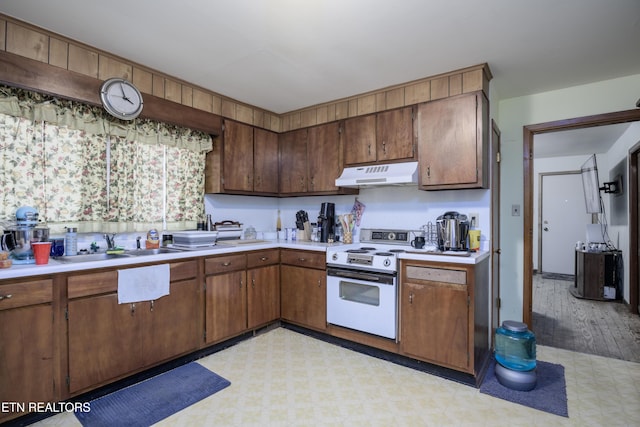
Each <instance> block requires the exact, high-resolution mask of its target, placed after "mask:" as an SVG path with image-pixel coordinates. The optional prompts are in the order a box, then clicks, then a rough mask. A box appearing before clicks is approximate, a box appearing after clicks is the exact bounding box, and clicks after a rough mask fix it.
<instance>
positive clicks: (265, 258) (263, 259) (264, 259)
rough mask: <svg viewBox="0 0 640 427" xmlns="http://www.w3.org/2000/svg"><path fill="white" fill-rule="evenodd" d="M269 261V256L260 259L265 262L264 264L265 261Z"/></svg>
mask: <svg viewBox="0 0 640 427" xmlns="http://www.w3.org/2000/svg"><path fill="white" fill-rule="evenodd" d="M268 259H269V257H268V256H263V257H260V261H263V262H264V261H266V260H268Z"/></svg>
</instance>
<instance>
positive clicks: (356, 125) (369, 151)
mask: <svg viewBox="0 0 640 427" xmlns="http://www.w3.org/2000/svg"><path fill="white" fill-rule="evenodd" d="M342 138H343V140H342V145H343V149H344V163H345V165H357V164H360V163H372V162H375V161H376V160H377V155H376V146H377V144H376V116H375V114H371V115H368V116H360V117H353V118H351V119H347V120H345V122H344V131H343V133H342Z"/></svg>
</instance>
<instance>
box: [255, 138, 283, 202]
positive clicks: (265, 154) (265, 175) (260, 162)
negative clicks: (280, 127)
mask: <svg viewBox="0 0 640 427" xmlns="http://www.w3.org/2000/svg"><path fill="white" fill-rule="evenodd" d="M253 191H254V192H256V193H272V194H277V193H278V134H277V133H274V132H269V131H266V130H264V129H258V128H256V129H254V130H253Z"/></svg>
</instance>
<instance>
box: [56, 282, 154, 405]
mask: <svg viewBox="0 0 640 427" xmlns="http://www.w3.org/2000/svg"><path fill="white" fill-rule="evenodd" d="M144 304H145V303H135V304H118V295H117V294H116V293H111V294H107V295H100V296H92V297H87V298H79V299H75V300H71V301H69V308H68V310H69V320H68V323H69V391H70V392H71V393H75V392H77V391H80V390H83V389H85V388H87V387H90V386H94V385H97V384H100V383H103V382H106V381H107V380H110V379H113V378H116V377H118V376H121V375H123V374H126V373H128V372H131V371H133V370H135V369H138V368H140V367H141V366H142V339H141V338H142V336H141V328H140V327H139V326H138V324H139V320H138V317H139V316H140V315H143V314H141V313H139V312H137V310H139V309H140V308H141V307H142V306H144Z"/></svg>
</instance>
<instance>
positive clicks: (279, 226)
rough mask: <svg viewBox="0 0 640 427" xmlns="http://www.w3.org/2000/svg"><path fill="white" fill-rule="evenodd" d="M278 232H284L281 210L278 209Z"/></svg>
mask: <svg viewBox="0 0 640 427" xmlns="http://www.w3.org/2000/svg"><path fill="white" fill-rule="evenodd" d="M276 231H282V221H281V220H280V209H278V220H277V221H276Z"/></svg>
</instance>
